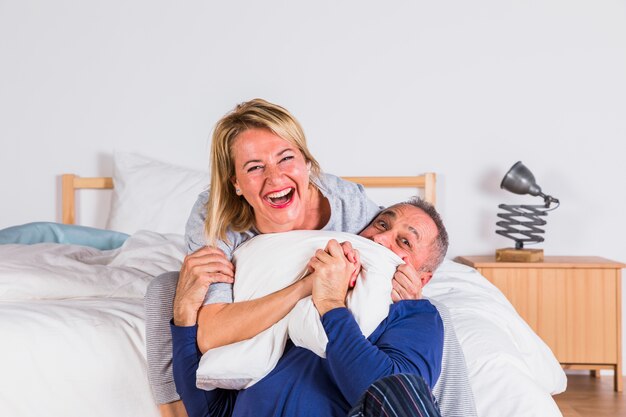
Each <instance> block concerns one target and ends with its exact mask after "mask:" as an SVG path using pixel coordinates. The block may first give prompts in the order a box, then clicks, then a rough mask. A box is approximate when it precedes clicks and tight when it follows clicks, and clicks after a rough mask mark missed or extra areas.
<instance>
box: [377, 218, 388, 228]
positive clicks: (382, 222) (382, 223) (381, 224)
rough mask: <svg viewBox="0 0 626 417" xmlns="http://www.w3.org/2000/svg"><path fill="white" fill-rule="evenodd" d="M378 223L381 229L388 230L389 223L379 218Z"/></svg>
mask: <svg viewBox="0 0 626 417" xmlns="http://www.w3.org/2000/svg"><path fill="white" fill-rule="evenodd" d="M378 225H379V226H380V227H381V229H385V230H387V223H385V222H384V221H382V220H379V221H378Z"/></svg>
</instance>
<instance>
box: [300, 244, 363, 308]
mask: <svg viewBox="0 0 626 417" xmlns="http://www.w3.org/2000/svg"><path fill="white" fill-rule="evenodd" d="M309 268H310V269H311V270H312V271H313V272H312V273H311V275H310V279H311V280H313V290H312V291H313V294H312V295H313V303H314V304H315V307H316V308H317V310H318V311H319V313H320V315H321V316H323V315H324V314H326V312H328V311H330V310H332V309H334V308H337V307H345V306H346V302H345V301H346V294H347V293H348V288H349V285H350V281H351V280H352V277H353V276H354V274H355V270H356V266H355V264H354V263H353V262H351V261H350V260H348V258H347V257H346V255H345V254H344V248H343V247H342V246H341V245H340V244H339V242H337V241H336V240H334V239H332V240H330V241H329V242H328V244H327V245H326V248H325V249H324V250H322V249H318V250H317V251H316V252H315V256H313V258H311V260H310V261H309Z"/></svg>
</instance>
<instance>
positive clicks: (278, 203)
mask: <svg viewBox="0 0 626 417" xmlns="http://www.w3.org/2000/svg"><path fill="white" fill-rule="evenodd" d="M295 191H296V189H295V188H291V187H290V188H285V189H284V190H281V191H276V192H273V193H269V194H267V195H266V196H265V201H267V202H268V203H269V204H270V206H272V207H274V208H282V207H285V206H288V205H289V204H290V203H291V202H292V201H293V196H294V194H295Z"/></svg>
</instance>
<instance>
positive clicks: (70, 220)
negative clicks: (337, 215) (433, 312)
mask: <svg viewBox="0 0 626 417" xmlns="http://www.w3.org/2000/svg"><path fill="white" fill-rule="evenodd" d="M343 179H345V180H348V181H352V182H356V183H359V184H362V185H363V186H364V187H387V188H392V187H397V188H400V187H404V188H419V189H423V190H424V200H426V201H428V202H429V203H430V204H432V205H435V203H436V195H437V194H436V185H437V184H436V182H437V176H436V174H435V173H434V172H427V173H426V174H423V175H419V176H414V177H343ZM84 188H92V189H111V188H113V178H111V177H92V178H81V177H78V176H76V175H74V174H64V175H63V176H62V177H61V220H62V222H63V223H65V224H74V222H75V221H76V197H75V196H76V190H79V189H84Z"/></svg>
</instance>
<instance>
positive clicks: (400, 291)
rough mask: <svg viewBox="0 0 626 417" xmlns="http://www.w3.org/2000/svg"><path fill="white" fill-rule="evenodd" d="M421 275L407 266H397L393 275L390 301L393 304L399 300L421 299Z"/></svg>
mask: <svg viewBox="0 0 626 417" xmlns="http://www.w3.org/2000/svg"><path fill="white" fill-rule="evenodd" d="M421 275H422V273H420V272H418V271H417V270H416V269H415V268H413V267H412V266H411V265H409V264H402V265H399V266H398V268H397V269H396V273H395V274H394V275H393V280H392V281H391V283H392V289H391V299H392V300H393V302H394V303H397V302H398V301H400V300H419V299H421V298H422V280H421Z"/></svg>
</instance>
